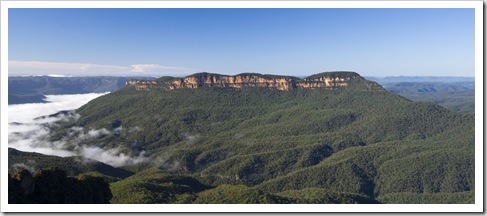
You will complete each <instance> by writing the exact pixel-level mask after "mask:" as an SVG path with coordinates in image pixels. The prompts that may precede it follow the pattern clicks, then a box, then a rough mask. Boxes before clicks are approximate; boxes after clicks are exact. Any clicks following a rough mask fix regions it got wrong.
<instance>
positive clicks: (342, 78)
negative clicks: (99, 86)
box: [126, 72, 384, 91]
mask: <svg viewBox="0 0 487 216" xmlns="http://www.w3.org/2000/svg"><path fill="white" fill-rule="evenodd" d="M360 81H366V82H369V83H368V85H366V86H367V88H366V89H365V90H380V91H382V90H384V89H383V88H382V87H381V86H380V85H379V84H377V83H374V82H370V81H367V80H365V79H364V78H363V77H361V76H360V75H359V74H357V73H354V72H329V73H322V74H317V75H313V76H310V77H307V78H305V79H299V78H296V77H288V76H273V75H261V74H254V73H247V74H239V75H235V76H228V75H220V74H210V73H198V74H193V75H191V76H187V77H184V78H171V79H169V80H168V79H164V81H163V80H153V81H146V80H131V81H127V83H126V85H129V86H134V87H135V89H136V90H150V89H160V90H173V89H182V88H190V89H193V88H201V87H219V88H235V89H240V88H244V87H260V88H269V89H277V90H281V91H286V90H290V89H298V88H300V89H313V88H323V89H337V88H343V87H347V86H349V85H350V84H351V83H353V82H360Z"/></svg>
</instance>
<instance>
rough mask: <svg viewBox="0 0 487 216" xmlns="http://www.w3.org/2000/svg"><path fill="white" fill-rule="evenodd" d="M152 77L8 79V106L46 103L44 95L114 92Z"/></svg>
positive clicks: (23, 77) (31, 77) (34, 77)
mask: <svg viewBox="0 0 487 216" xmlns="http://www.w3.org/2000/svg"><path fill="white" fill-rule="evenodd" d="M134 78H140V79H151V78H150V77H105V76H100V77H51V76H27V77H26V76H22V77H8V104H21V103H44V102H45V101H44V99H45V96H44V95H52V94H84V93H103V92H113V91H116V90H118V89H120V88H122V87H124V86H125V82H127V81H128V80H130V79H134Z"/></svg>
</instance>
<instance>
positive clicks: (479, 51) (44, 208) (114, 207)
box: [0, 1, 484, 212]
mask: <svg viewBox="0 0 487 216" xmlns="http://www.w3.org/2000/svg"><path fill="white" fill-rule="evenodd" d="M0 7H1V11H0V15H1V23H0V24H1V44H0V45H1V59H0V60H1V64H0V65H1V73H0V75H1V85H0V86H1V96H2V97H1V135H3V136H1V143H2V147H1V158H2V163H1V168H2V169H1V170H2V171H6V170H8V164H7V157H8V155H7V143H8V136H6V132H7V131H8V120H7V116H8V112H7V108H8V98H7V97H8V96H7V90H8V86H7V85H8V8H154V7H155V8H474V9H475V47H476V49H475V86H476V88H475V90H476V91H475V101H476V103H475V134H476V136H475V144H476V149H475V174H476V175H475V182H476V184H475V189H476V193H475V204H448V205H445V204H419V205H418V204H383V205H364V204H363V205H349V204H340V205H333V204H327V205H323V204H305V205H300V204H287V205H282V204H281V205H257V204H247V205H239V204H228V205H227V204H203V205H197V204H191V205H183V204H162V205H155V204H152V205H136V204H129V205H120V204H110V205H31V204H21V205H13V204H8V193H7V191H6V190H2V193H1V211H2V212H483V59H484V58H483V2H482V1H259V2H257V1H234V2H230V1H179V2H178V1H159V2H154V1H137V2H135V1H121V2H114V1H110V2H108V1H96V2H95V1H72V2H67V1H2V2H0ZM7 174H8V173H7V172H2V173H1V179H2V181H1V187H0V188H3V189H5V188H7V182H6V181H4V179H7Z"/></svg>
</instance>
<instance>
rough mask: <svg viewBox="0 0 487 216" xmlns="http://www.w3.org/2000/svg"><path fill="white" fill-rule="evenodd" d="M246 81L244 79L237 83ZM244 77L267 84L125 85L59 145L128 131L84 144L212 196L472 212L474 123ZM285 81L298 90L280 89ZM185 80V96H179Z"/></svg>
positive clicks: (371, 95) (371, 86)
mask: <svg viewBox="0 0 487 216" xmlns="http://www.w3.org/2000/svg"><path fill="white" fill-rule="evenodd" d="M218 76H220V78H221V77H226V78H225V79H230V78H228V77H230V76H223V75H218ZM238 76H243V75H236V76H232V77H233V78H232V79H234V80H235V79H236V78H237V77H238ZM245 76H255V77H248V78H249V80H259V79H260V78H262V77H264V78H265V79H266V80H267V81H265V82H257V81H255V82H250V83H251V84H248V83H247V84H245V83H244V82H226V83H225V82H222V81H221V80H224V79H223V78H221V79H219V80H220V81H218V79H217V82H210V84H207V83H206V81H205V80H207V79H210V80H213V79H214V78H213V77H215V75H212V74H196V75H193V76H190V77H186V78H162V79H159V81H155V82H154V83H149V82H147V81H134V83H127V86H126V87H125V88H123V89H121V90H119V91H117V92H114V93H111V94H108V95H105V96H102V97H99V98H97V99H95V100H93V101H91V102H90V103H88V104H86V105H85V106H83V107H81V108H79V109H78V110H77V113H79V114H80V115H81V117H80V118H79V119H78V120H76V121H72V122H68V123H64V124H62V125H61V126H60V127H59V128H58V129H57V132H56V134H53V135H52V137H54V138H63V137H68V136H69V135H68V134H69V133H68V132H69V130H70V128H71V127H77V128H81V127H82V128H83V130H85V131H88V130H99V129H102V128H106V129H108V130H110V131H111V130H115V129H116V128H123V129H124V130H121V132H120V133H110V134H108V135H106V136H103V137H100V138H99V139H97V140H92V141H90V142H88V143H84V144H85V145H94V146H99V147H103V148H106V149H109V148H118V149H123V150H124V151H123V152H124V153H126V154H131V153H132V152H141V151H145V152H146V154H147V155H146V156H147V160H146V161H145V162H141V163H138V164H135V165H132V166H127V167H124V168H125V169H128V170H131V171H133V172H140V171H143V170H147V169H158V170H161V171H163V172H168V173H174V172H179V173H184V174H186V175H191V176H193V177H194V178H196V179H198V180H199V181H200V182H201V183H203V184H206V185H210V186H213V187H215V186H218V185H224V184H243V185H246V186H247V187H251V188H252V190H250V191H248V192H249V193H251V194H254V192H255V191H262V192H264V193H266V194H275V195H276V194H281V193H284V192H285V191H290V190H293V191H296V190H305V189H306V188H322V189H324V190H326V191H328V192H329V193H330V194H343V193H346V194H361V196H365V197H366V198H367V199H369V198H372V199H378V200H379V201H381V202H388V203H396V202H402V201H401V200H400V199H399V197H401V195H405V196H409V197H421V199H420V200H415V199H414V198H411V199H404V200H407V201H408V202H409V201H411V202H426V203H428V202H430V203H432V202H434V203H440V202H447V201H445V200H447V199H446V198H445V199H442V198H441V197H440V198H439V196H442V197H446V196H449V197H450V198H448V200H450V201H451V200H452V199H451V196H456V194H461V195H459V196H458V202H472V200H473V190H474V172H473V170H474V163H473V160H474V132H473V131H474V118H473V115H470V114H460V113H454V112H451V111H448V110H447V109H445V108H442V107H440V106H437V105H433V104H429V103H415V102H411V101H409V100H407V99H405V98H403V97H400V96H398V95H395V94H392V93H389V92H387V91H384V90H383V89H382V87H380V86H378V85H377V84H376V83H374V82H370V81H367V80H365V79H363V78H362V77H360V76H359V75H358V74H356V73H340V72H335V73H324V74H318V75H314V76H311V77H308V78H305V79H302V80H301V79H297V78H289V77H287V78H285V77H284V78H283V77H279V76H274V77H271V76H265V75H255V74H253V75H252V74H250V75H245ZM191 77H192V78H191ZM208 77H210V78H208ZM266 77H267V78H266ZM327 77H334V78H333V80H335V79H338V80H340V79H342V78H343V81H340V82H341V83H343V84H340V85H336V84H337V83H340V82H335V83H334V84H332V85H331V86H330V85H328V84H326V83H330V82H328V81H327V80H331V79H328V78H327ZM337 77H338V78H337ZM189 78H191V79H193V78H194V79H196V80H200V81H201V80H202V81H204V82H200V81H198V82H195V83H193V84H191V85H190V84H189V83H190V82H186V81H184V80H185V79H188V80H189ZM200 78H201V79H200ZM217 78H218V77H217ZM347 78H350V79H347ZM215 79H216V78H215ZM277 79H288V80H289V81H288V82H289V83H290V84H286V85H278V86H273V85H274V84H273V83H279V82H274V81H273V80H277ZM178 80H179V81H181V80H182V81H181V82H180V86H181V87H180V88H179V87H178V88H170V87H171V86H174V82H175V81H178ZM269 80H271V81H269ZM310 80H311V81H310ZM179 81H178V82H179ZM141 82H145V83H141ZM256 83H257V84H256ZM262 83H266V84H262ZM293 83H294V84H293ZM300 83H301V85H299V84H300ZM303 83H304V84H306V83H315V84H316V85H315V86H319V87H310V88H307V87H306V88H305V87H299V86H307V84H306V85H304V84H303ZM317 83H322V84H319V85H318V84H317ZM331 83H333V82H331ZM237 84H238V85H237ZM142 85H144V86H146V87H143V88H142V87H141V86H142ZM313 85H314V84H313ZM320 85H321V86H320ZM168 86H169V87H168ZM195 86H196V87H195ZM235 86H240V87H235ZM279 86H298V87H296V88H288V89H280V87H279ZM131 128H138V130H131ZM134 178H135V177H134ZM124 181H125V180H122V181H120V182H117V183H114V184H117V185H124V183H123V182H124ZM122 188H123V187H122ZM126 189H128V187H127V188H126ZM222 189H225V190H227V189H228V190H234V189H235V190H239V191H247V189H244V188H240V189H238V188H234V189H232V188H225V187H224V188H222ZM117 190H123V189H121V188H118V189H117ZM141 190H150V189H148V188H145V189H141ZM161 193H162V192H161ZM201 193H202V195H204V194H205V193H204V192H201ZM245 193H247V192H245ZM198 194H200V192H198V193H193V194H192V195H194V196H198ZM284 194H286V193H284ZM292 194H300V193H298V192H293V193H292ZM292 194H287V195H289V196H291V197H292V196H294V195H292ZM340 196H341V195H340ZM347 196H348V195H347ZM354 197H356V196H354ZM294 198H295V197H294ZM358 198H359V197H357V199H358ZM114 199H116V195H115V198H114ZM316 199H317V200H320V199H322V198H316ZM323 199H324V198H323ZM196 200H198V199H196ZM279 200H286V199H279ZM302 200H306V199H302ZM308 200H309V199H308ZM310 202H311V201H310Z"/></svg>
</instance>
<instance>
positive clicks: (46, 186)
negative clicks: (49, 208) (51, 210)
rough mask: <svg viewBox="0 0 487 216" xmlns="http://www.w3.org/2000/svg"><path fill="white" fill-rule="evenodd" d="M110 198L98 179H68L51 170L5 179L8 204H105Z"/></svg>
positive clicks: (104, 184)
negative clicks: (6, 180) (6, 181)
mask: <svg viewBox="0 0 487 216" xmlns="http://www.w3.org/2000/svg"><path fill="white" fill-rule="evenodd" d="M111 198H112V193H111V191H110V188H109V185H108V183H106V182H105V181H104V180H103V178H100V177H92V176H82V177H80V178H74V177H68V176H67V175H66V172H64V171H63V170H59V169H54V168H49V169H41V170H39V171H37V172H36V173H34V175H32V174H31V173H30V172H29V171H27V170H25V169H22V170H19V172H18V173H16V174H15V175H14V176H12V177H11V176H10V175H9V176H8V203H9V204H108V203H110V199H111Z"/></svg>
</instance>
